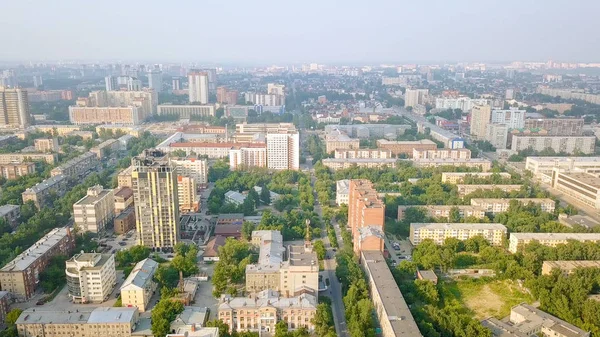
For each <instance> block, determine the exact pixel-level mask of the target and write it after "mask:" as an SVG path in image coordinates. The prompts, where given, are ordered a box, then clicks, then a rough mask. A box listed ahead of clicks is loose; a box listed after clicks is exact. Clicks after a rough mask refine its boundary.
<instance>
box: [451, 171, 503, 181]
mask: <svg viewBox="0 0 600 337" xmlns="http://www.w3.org/2000/svg"><path fill="white" fill-rule="evenodd" d="M495 176H497V177H499V178H502V179H510V178H511V175H510V173H506V172H500V173H496V172H493V173H492V172H442V182H443V183H448V184H458V183H462V182H463V181H464V180H465V179H468V178H493V177H495Z"/></svg>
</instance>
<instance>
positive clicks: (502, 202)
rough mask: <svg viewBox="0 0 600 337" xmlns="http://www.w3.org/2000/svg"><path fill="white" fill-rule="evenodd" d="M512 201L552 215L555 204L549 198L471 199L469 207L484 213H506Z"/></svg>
mask: <svg viewBox="0 0 600 337" xmlns="http://www.w3.org/2000/svg"><path fill="white" fill-rule="evenodd" d="M512 201H515V202H518V203H519V204H521V205H528V204H530V203H531V204H534V205H539V206H540V208H541V210H542V212H548V213H554V209H555V208H556V202H555V201H554V200H552V199H549V198H500V199H498V198H473V199H471V205H473V206H476V207H480V208H481V209H483V210H484V211H485V212H486V213H492V214H498V213H501V212H506V211H508V208H509V207H510V204H511V202H512Z"/></svg>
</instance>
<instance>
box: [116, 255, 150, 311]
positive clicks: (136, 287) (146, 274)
mask: <svg viewBox="0 0 600 337" xmlns="http://www.w3.org/2000/svg"><path fill="white" fill-rule="evenodd" d="M157 269H158V262H156V261H154V260H152V259H144V260H142V261H140V262H138V263H137V264H136V265H135V267H133V270H132V271H131V273H130V274H129V275H128V276H127V279H125V282H123V285H122V286H121V288H120V292H121V303H122V304H123V306H124V307H135V308H137V309H138V310H139V311H141V312H144V311H146V310H148V309H149V304H150V298H151V297H152V295H153V294H154V291H156V283H155V282H154V280H153V278H154V273H156V270H157Z"/></svg>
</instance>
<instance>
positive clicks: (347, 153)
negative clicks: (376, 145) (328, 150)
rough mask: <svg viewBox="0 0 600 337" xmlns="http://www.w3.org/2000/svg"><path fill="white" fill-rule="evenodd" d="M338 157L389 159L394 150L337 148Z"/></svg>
mask: <svg viewBox="0 0 600 337" xmlns="http://www.w3.org/2000/svg"><path fill="white" fill-rule="evenodd" d="M334 158H336V159H389V158H392V151H390V150H379V149H357V150H340V149H337V150H335V153H334Z"/></svg>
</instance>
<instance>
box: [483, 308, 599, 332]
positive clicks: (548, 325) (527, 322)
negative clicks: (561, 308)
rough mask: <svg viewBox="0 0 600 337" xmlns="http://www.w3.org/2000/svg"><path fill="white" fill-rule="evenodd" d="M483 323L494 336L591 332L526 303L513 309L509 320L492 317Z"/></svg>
mask: <svg viewBox="0 0 600 337" xmlns="http://www.w3.org/2000/svg"><path fill="white" fill-rule="evenodd" d="M481 323H482V324H483V326H485V327H487V328H488V329H490V330H491V331H492V332H493V334H494V336H516V337H527V336H560V337H589V336H590V332H589V331H584V330H582V329H580V328H578V327H576V326H574V325H573V324H570V323H567V322H565V321H563V320H562V319H559V318H558V317H555V316H552V315H550V314H548V313H546V312H544V311H541V310H539V309H537V308H535V307H533V306H531V305H529V304H526V303H521V304H519V305H516V306H514V307H512V309H511V311H510V316H509V317H508V319H507V320H499V319H496V318H493V317H492V318H488V319H486V320H484V321H483V322H481Z"/></svg>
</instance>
